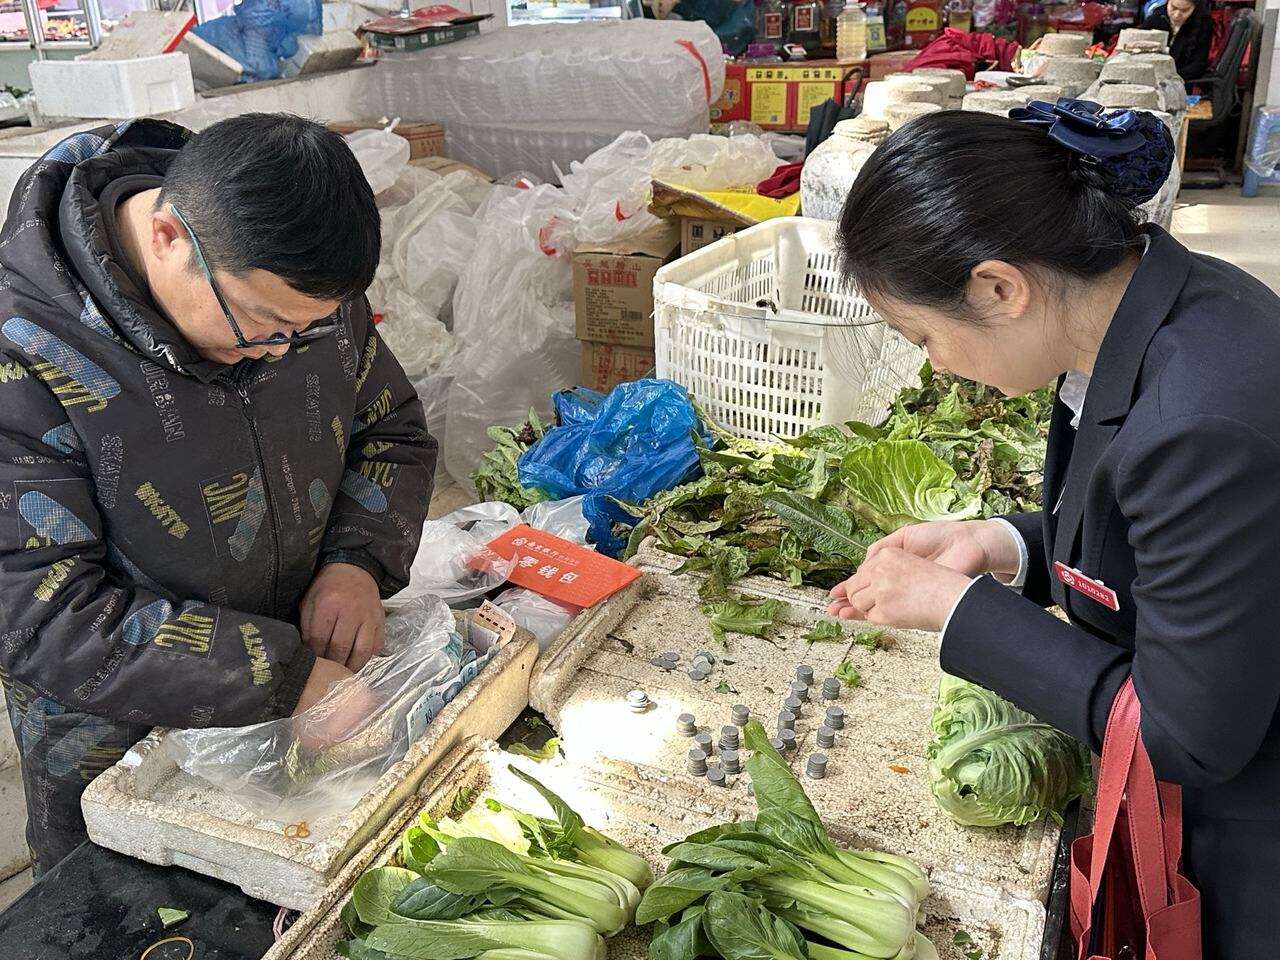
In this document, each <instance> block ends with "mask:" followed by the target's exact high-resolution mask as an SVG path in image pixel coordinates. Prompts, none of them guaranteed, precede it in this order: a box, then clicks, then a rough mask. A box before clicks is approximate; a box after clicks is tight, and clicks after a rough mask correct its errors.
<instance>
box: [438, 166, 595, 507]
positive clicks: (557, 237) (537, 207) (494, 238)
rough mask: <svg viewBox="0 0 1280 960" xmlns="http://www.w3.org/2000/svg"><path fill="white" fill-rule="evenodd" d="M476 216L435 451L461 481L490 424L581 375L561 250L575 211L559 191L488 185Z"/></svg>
mask: <svg viewBox="0 0 1280 960" xmlns="http://www.w3.org/2000/svg"><path fill="white" fill-rule="evenodd" d="M476 218H477V221H478V222H479V225H478V231H479V232H478V239H477V242H476V247H475V256H474V257H473V258H472V259H471V262H470V263H468V264H467V267H466V269H465V270H464V271H463V274H462V276H461V277H460V278H459V280H458V287H457V290H456V291H455V293H454V297H453V333H454V336H455V337H456V338H457V340H458V349H457V350H456V351H455V352H454V354H453V356H452V357H450V359H449V362H448V364H447V366H446V370H445V371H444V372H447V373H449V374H450V375H451V376H452V377H453V380H452V382H451V383H450V386H449V401H448V410H447V414H446V419H445V438H444V444H443V447H442V449H443V459H444V463H445V466H446V468H447V469H448V471H449V475H450V476H451V477H453V479H454V480H455V481H456V482H457V483H459V484H460V485H462V486H463V487H465V488H466V489H471V474H472V472H473V471H474V470H475V469H476V467H477V466H479V464H480V459H481V458H482V457H483V456H484V453H485V451H487V450H488V449H489V448H490V447H491V446H492V445H493V442H492V441H491V440H490V439H489V435H488V430H489V428H490V427H491V426H493V425H494V424H502V423H517V422H520V421H522V420H524V418H525V417H527V416H528V415H529V410H530V408H535V409H537V410H538V411H539V412H540V413H543V414H546V415H549V414H550V404H551V400H550V398H551V394H552V393H553V392H554V391H556V390H559V389H563V388H565V387H568V386H572V385H573V384H574V383H575V382H576V381H577V379H578V376H579V374H580V364H579V358H580V352H579V351H580V347H579V345H578V341H577V340H576V339H575V337H574V333H575V331H574V319H573V270H572V267H571V263H570V259H569V257H568V256H567V254H569V253H571V252H572V250H573V246H574V239H573V228H574V224H575V222H576V216H575V214H574V211H573V209H572V208H571V206H570V205H569V202H568V200H567V199H566V198H565V197H564V195H563V191H561V190H559V189H557V188H555V187H551V186H546V185H544V186H540V187H534V188H533V189H531V190H516V189H513V188H508V187H495V188H494V189H493V191H492V192H491V193H490V194H489V197H488V198H487V199H486V200H485V202H484V203H483V204H481V206H480V209H479V210H478V211H477V214H476Z"/></svg>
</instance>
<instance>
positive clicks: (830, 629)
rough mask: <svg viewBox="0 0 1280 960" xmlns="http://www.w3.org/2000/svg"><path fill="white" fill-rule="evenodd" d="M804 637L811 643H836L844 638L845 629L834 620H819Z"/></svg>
mask: <svg viewBox="0 0 1280 960" xmlns="http://www.w3.org/2000/svg"><path fill="white" fill-rule="evenodd" d="M804 639H805V640H807V641H809V643H834V642H836V641H837V640H843V639H844V630H843V628H841V626H840V624H838V623H836V622H835V621H834V620H819V621H818V622H817V623H815V624H814V625H813V629H812V630H810V631H809V632H808V633H806V634H805V635H804Z"/></svg>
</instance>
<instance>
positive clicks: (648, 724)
mask: <svg viewBox="0 0 1280 960" xmlns="http://www.w3.org/2000/svg"><path fill="white" fill-rule="evenodd" d="M634 562H635V563H636V565H637V566H639V567H640V568H641V569H642V570H645V571H646V574H645V576H644V577H643V578H642V579H641V580H639V581H637V582H636V583H635V584H633V585H632V586H631V587H630V588H628V589H627V590H626V591H625V592H623V593H621V594H619V595H617V596H615V597H613V598H611V599H610V600H609V601H608V602H607V603H605V604H603V605H601V606H600V607H597V608H596V609H594V610H591V611H588V612H587V613H585V614H583V615H582V616H580V617H579V618H578V619H577V620H575V621H574V622H573V623H572V624H571V625H570V626H569V628H568V630H567V631H566V633H565V634H564V635H563V636H562V637H561V639H560V641H559V643H558V644H557V645H555V646H553V647H552V648H550V649H549V650H548V651H547V652H546V653H545V654H544V655H543V657H542V658H541V659H540V660H539V662H538V665H537V667H536V668H535V671H534V675H533V680H532V683H531V686H530V703H531V705H532V706H533V707H535V708H536V709H539V710H541V711H542V712H543V713H545V714H546V716H547V718H548V719H549V720H550V721H551V722H552V724H553V725H554V726H555V727H556V728H557V729H558V731H559V732H560V735H561V738H562V739H561V749H563V750H564V752H565V755H566V756H567V757H568V758H569V759H570V760H571V761H573V762H575V763H576V764H578V765H579V766H580V767H581V768H582V769H583V770H584V771H589V773H588V775H589V776H591V777H592V778H594V779H596V780H597V781H598V782H600V783H602V784H604V785H606V786H623V787H626V786H628V785H632V786H633V785H635V784H638V783H639V784H649V785H654V787H655V789H656V788H658V785H660V787H661V790H662V792H664V793H665V794H666V795H667V796H668V797H669V798H670V799H671V800H672V801H673V802H678V803H704V804H710V805H713V806H714V807H715V808H718V809H721V810H726V811H741V812H743V813H744V815H745V814H747V813H749V811H750V810H752V809H753V805H752V801H751V798H750V797H749V796H748V794H747V783H746V778H745V777H737V778H734V777H730V778H729V785H728V788H727V789H726V788H724V787H715V786H712V785H711V784H710V783H709V782H708V781H707V780H706V779H705V778H695V777H692V776H689V775H688V774H686V773H685V769H684V768H685V756H686V753H687V751H688V749H689V747H690V746H691V743H690V741H689V740H688V739H686V738H684V737H681V736H679V735H678V734H677V732H676V717H677V716H679V715H680V714H681V713H686V712H687V713H692V714H693V715H694V716H695V717H696V718H697V721H698V725H699V729H700V730H701V731H704V732H708V733H710V734H711V735H712V737H713V738H714V739H716V740H718V739H719V731H720V728H721V727H722V726H723V725H725V724H728V723H730V722H731V716H730V713H731V708H732V706H733V705H734V704H737V703H743V704H746V705H747V706H749V707H751V709H752V713H753V715H754V716H755V717H756V718H757V719H759V720H760V721H761V722H762V723H763V724H764V725H765V727H766V729H770V730H772V729H773V728H774V727H775V725H776V722H777V714H778V712H779V710H780V709H781V704H782V700H783V699H784V698H785V697H786V696H787V695H788V691H789V686H790V683H791V681H792V679H793V673H794V670H795V667H796V666H797V665H799V664H801V663H808V664H810V665H812V667H813V668H814V673H815V688H814V691H813V700H812V701H811V703H810V704H808V705H806V708H805V711H804V713H803V715H802V716H801V718H800V720H799V721H798V722H797V724H796V733H797V740H798V747H797V750H796V751H795V754H794V759H793V763H792V765H793V768H794V769H795V770H796V772H797V773H800V772H802V771H803V769H804V764H805V758H806V757H807V756H808V755H809V754H810V753H813V752H815V751H817V749H818V748H817V746H816V743H815V736H816V731H817V727H818V725H819V723H820V718H821V716H822V714H823V711H824V709H825V704H824V702H823V701H821V700H820V690H819V688H820V686H821V679H822V678H824V677H827V676H830V675H831V674H832V673H833V671H834V668H835V666H836V665H837V664H838V663H839V662H840V661H841V660H844V659H846V658H847V659H849V660H852V661H853V662H854V664H855V665H856V666H857V667H858V669H859V670H860V671H861V673H862V685H861V686H860V687H859V688H858V689H856V690H853V691H849V690H843V691H842V692H841V696H840V699H839V701H837V702H838V703H839V704H840V706H841V707H842V708H843V709H844V711H845V714H846V721H845V728H844V730H843V731H842V732H841V733H839V734H838V735H837V739H836V746H835V747H834V748H831V749H826V750H822V751H821V752H822V753H825V754H826V755H827V756H828V758H829V762H828V768H827V776H826V778H825V779H823V780H820V781H814V780H806V781H805V786H806V789H807V790H808V791H809V793H810V795H811V796H812V798H813V800H814V803H815V805H816V806H817V807H818V810H819V812H821V813H822V815H823V818H824V820H826V821H827V824H828V827H829V829H830V830H831V831H832V833H833V834H834V835H835V836H837V837H839V838H840V839H842V840H844V841H845V842H847V843H851V844H853V845H856V846H863V845H865V846H876V847H882V848H884V849H887V850H892V851H894V852H896V853H902V854H905V855H907V856H910V857H913V858H914V859H916V860H917V861H918V862H919V863H921V864H922V865H923V866H925V867H927V868H928V869H931V870H936V869H945V870H948V871H950V872H953V873H956V874H959V875H965V876H969V877H972V878H973V879H974V880H975V881H979V882H980V883H982V884H985V885H989V886H990V887H991V888H993V889H996V890H999V891H1001V892H1002V893H1003V894H1005V895H1007V896H1009V897H1012V898H1017V899H1021V900H1025V901H1027V902H1028V903H1035V904H1036V905H1037V906H1039V905H1041V904H1043V903H1044V902H1045V901H1046V898H1047V896H1048V893H1049V887H1050V882H1051V878H1052V873H1053V864H1054V855H1055V852H1056V850H1057V846H1058V840H1059V837H1060V834H1061V829H1060V828H1059V827H1058V826H1057V825H1056V824H1054V823H1052V822H1051V821H1049V820H1047V819H1046V820H1041V821H1039V822H1037V823H1034V824H1031V825H1030V826H1027V827H1021V828H1018V827H1011V826H1010V827H1001V828H998V829H989V828H970V827H962V826H960V825H958V824H956V823H954V822H953V821H951V820H950V819H949V818H947V817H946V816H945V815H944V814H943V813H942V812H941V811H940V810H939V809H938V807H937V804H936V803H935V801H934V798H933V795H932V793H931V792H930V790H929V786H928V782H927V777H926V760H925V749H926V745H927V744H928V742H929V739H930V737H931V729H930V718H931V716H932V712H933V707H934V703H935V698H936V694H937V685H938V681H939V679H940V678H941V676H942V673H941V670H940V668H939V666H938V637H937V635H936V634H928V633H920V632H915V631H900V632H898V631H895V632H892V633H891V634H890V636H891V637H892V639H893V646H892V647H891V648H890V649H889V650H881V651H876V652H874V653H872V652H870V651H868V650H865V649H863V648H862V647H858V646H856V645H854V644H853V643H852V641H851V640H846V641H844V642H842V643H819V644H812V645H810V644H806V643H805V642H804V641H803V640H802V639H801V638H802V637H803V635H804V634H805V633H807V632H808V631H809V629H810V628H811V627H812V626H813V624H814V623H815V622H816V621H817V620H818V619H819V618H820V617H821V611H822V610H824V609H825V607H826V603H827V600H826V596H825V594H824V593H823V592H821V591H817V590H795V589H791V588H789V587H787V586H786V585H785V584H782V583H780V582H778V581H775V580H766V579H764V578H752V579H748V580H744V581H741V582H739V583H738V584H737V585H736V589H738V590H739V592H745V593H753V594H761V595H771V596H773V597H776V598H779V599H783V600H785V601H786V602H787V603H788V605H789V612H788V614H787V619H788V621H789V622H788V623H786V624H784V625H782V626H781V627H780V628H779V629H778V631H777V632H776V634H775V636H774V637H773V638H772V641H769V640H762V639H757V638H754V637H746V636H741V635H737V634H731V635H730V637H729V641H728V649H727V651H726V650H724V649H723V648H720V647H718V645H716V644H715V643H714V642H713V641H712V639H711V636H710V633H709V631H708V628H707V623H706V618H705V617H704V616H703V614H702V612H701V609H700V608H701V601H700V600H699V599H698V597H697V588H698V583H699V582H698V579H697V578H694V577H689V576H679V577H676V576H672V575H671V574H670V573H669V572H667V571H668V569H669V567H670V566H674V565H675V564H676V563H679V560H678V558H673V557H669V556H667V555H666V554H662V553H659V552H657V551H652V552H651V551H649V550H645V551H642V552H641V554H640V555H639V557H638V558H637V559H636V561H634ZM704 649H705V650H709V651H711V652H713V653H715V654H716V655H717V656H719V655H720V654H721V653H724V654H725V655H726V656H728V657H729V658H730V659H732V660H733V661H734V662H733V663H732V664H731V665H728V666H725V665H721V664H717V666H716V668H715V669H714V670H713V671H712V674H711V676H710V677H709V678H708V679H707V680H705V681H702V682H696V681H693V680H691V679H690V678H689V677H688V676H687V675H686V674H685V673H684V672H682V671H681V670H677V671H675V672H672V673H666V672H664V671H662V670H660V669H659V668H657V667H656V666H654V665H652V664H651V663H650V660H651V659H652V658H654V657H656V656H657V655H658V654H660V653H662V652H665V651H678V652H680V653H681V654H682V665H683V667H684V669H688V665H689V663H690V661H691V659H692V657H693V655H694V653H695V652H697V651H699V650H704ZM722 681H723V682H724V683H726V684H727V685H728V686H727V687H725V688H721V689H724V690H725V692H719V690H718V689H717V688H718V685H719V684H720V683H721V682H722ZM632 689H642V690H644V691H646V692H647V693H648V695H649V697H650V699H651V700H652V701H653V704H654V705H653V707H652V708H651V709H650V710H649V711H648V712H647V713H644V714H641V715H636V714H633V713H631V712H630V711H629V710H628V709H627V705H626V703H625V697H626V694H627V692H628V691H629V690H632ZM713 759H714V758H713Z"/></svg>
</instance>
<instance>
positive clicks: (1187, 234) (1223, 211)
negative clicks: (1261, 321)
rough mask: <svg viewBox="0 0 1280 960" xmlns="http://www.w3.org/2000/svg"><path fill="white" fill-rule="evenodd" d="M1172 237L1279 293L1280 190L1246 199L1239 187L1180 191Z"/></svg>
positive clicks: (1265, 192)
mask: <svg viewBox="0 0 1280 960" xmlns="http://www.w3.org/2000/svg"><path fill="white" fill-rule="evenodd" d="M1178 201H1179V205H1178V208H1177V209H1176V210H1175V211H1174V214H1173V233H1174V235H1175V236H1176V237H1177V238H1178V239H1179V240H1181V241H1182V242H1183V243H1185V244H1186V245H1187V246H1188V247H1190V248H1191V249H1192V250H1195V251H1197V252H1199V253H1208V254H1211V255H1213V256H1215V257H1220V258H1222V259H1223V260H1228V261H1230V262H1231V263H1234V264H1236V266H1238V267H1241V268H1242V269H1244V270H1247V271H1249V272H1250V273H1251V274H1253V275H1254V276H1255V277H1257V278H1258V279H1259V280H1261V281H1262V282H1263V283H1265V284H1267V285H1268V286H1269V287H1271V289H1272V290H1275V291H1277V292H1280V188H1278V187H1268V188H1264V189H1263V191H1262V194H1261V195H1260V196H1257V197H1254V198H1253V199H1252V200H1246V199H1244V198H1243V197H1241V196H1240V190H1239V188H1237V187H1223V188H1222V189H1221V190H1184V191H1182V194H1181V195H1180V196H1179V197H1178Z"/></svg>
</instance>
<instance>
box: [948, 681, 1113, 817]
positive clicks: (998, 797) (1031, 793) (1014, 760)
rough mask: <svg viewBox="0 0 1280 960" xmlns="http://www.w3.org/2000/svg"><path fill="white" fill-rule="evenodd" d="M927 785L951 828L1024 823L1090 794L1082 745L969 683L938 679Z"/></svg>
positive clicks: (1088, 768) (1052, 813) (1056, 814)
mask: <svg viewBox="0 0 1280 960" xmlns="http://www.w3.org/2000/svg"><path fill="white" fill-rule="evenodd" d="M933 732H934V739H933V741H932V743H930V745H929V749H928V757H929V782H930V786H931V787H932V789H933V795H934V797H935V798H936V799H937V801H938V806H939V807H941V808H942V811H943V812H944V813H946V814H947V815H948V816H949V817H951V818H952V819H953V820H955V821H956V822H958V823H962V824H965V825H966V826H974V827H995V826H1000V825H1001V824H1005V823H1014V824H1018V825H1022V824H1027V823H1031V822H1033V821H1035V820H1038V819H1039V818H1040V817H1042V816H1045V815H1049V816H1053V817H1060V814H1061V811H1062V808H1063V807H1065V806H1066V805H1067V804H1068V803H1070V802H1071V801H1072V800H1074V799H1075V798H1077V797H1079V796H1081V795H1083V794H1084V793H1086V792H1087V791H1088V790H1089V789H1090V782H1091V766H1090V761H1089V753H1088V751H1087V750H1086V749H1085V747H1084V746H1083V745H1081V744H1080V743H1078V742H1077V741H1075V740H1073V739H1072V738H1071V737H1069V736H1067V735H1066V734H1065V733H1062V732H1060V731H1058V730H1056V729H1054V728H1053V727H1051V726H1049V724H1047V723H1041V722H1039V721H1038V720H1036V718H1035V717H1033V716H1031V714H1029V713H1027V712H1025V711H1023V710H1020V709H1018V708H1017V707H1015V706H1014V705H1013V704H1011V703H1009V702H1008V701H1006V700H1003V699H1001V698H1000V697H998V696H997V695H996V694H994V693H992V692H991V691H990V690H987V689H985V688H983V687H980V686H978V685H977V684H973V683H969V682H968V681H965V680H961V679H959V678H957V677H951V676H944V677H943V678H942V682H941V684H940V685H939V688H938V705H937V707H936V709H935V710H934V714H933Z"/></svg>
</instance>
